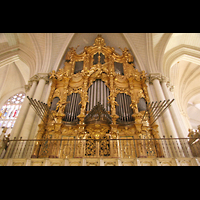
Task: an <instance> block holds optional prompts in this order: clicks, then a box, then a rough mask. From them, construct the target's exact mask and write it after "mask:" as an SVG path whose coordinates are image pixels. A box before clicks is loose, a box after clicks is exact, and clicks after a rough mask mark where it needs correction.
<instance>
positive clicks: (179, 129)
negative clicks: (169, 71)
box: [161, 76, 187, 138]
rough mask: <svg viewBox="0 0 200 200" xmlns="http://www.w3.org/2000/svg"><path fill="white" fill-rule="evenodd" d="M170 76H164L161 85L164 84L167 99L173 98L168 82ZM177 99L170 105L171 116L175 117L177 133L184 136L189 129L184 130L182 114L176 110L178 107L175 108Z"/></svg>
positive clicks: (181, 136)
mask: <svg viewBox="0 0 200 200" xmlns="http://www.w3.org/2000/svg"><path fill="white" fill-rule="evenodd" d="M167 81H168V78H167V77H165V76H162V81H161V85H162V89H163V92H164V94H165V97H166V99H172V95H170V91H169V89H168V88H167V85H166V83H167ZM175 106H176V105H175V101H174V102H173V103H172V104H171V106H170V107H169V110H170V113H171V116H172V118H173V121H174V124H175V127H176V130H177V134H178V136H179V137H180V138H184V137H186V135H187V130H184V126H183V125H181V120H182V119H181V116H180V113H178V112H176V108H175Z"/></svg>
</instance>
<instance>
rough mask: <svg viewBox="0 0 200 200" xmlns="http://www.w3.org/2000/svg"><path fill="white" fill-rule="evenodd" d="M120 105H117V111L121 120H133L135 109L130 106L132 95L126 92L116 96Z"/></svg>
mask: <svg viewBox="0 0 200 200" xmlns="http://www.w3.org/2000/svg"><path fill="white" fill-rule="evenodd" d="M116 101H117V103H118V104H119V106H117V107H116V113H117V115H119V119H120V120H121V121H132V116H131V115H132V114H133V111H132V109H131V107H130V104H131V97H130V96H128V95H126V94H125V93H119V94H118V95H117V97H116Z"/></svg>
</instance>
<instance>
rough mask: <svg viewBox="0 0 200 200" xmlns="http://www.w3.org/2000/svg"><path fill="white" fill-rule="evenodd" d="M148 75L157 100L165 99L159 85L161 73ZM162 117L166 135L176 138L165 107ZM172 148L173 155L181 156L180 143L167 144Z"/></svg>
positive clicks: (174, 129) (176, 135) (170, 118)
mask: <svg viewBox="0 0 200 200" xmlns="http://www.w3.org/2000/svg"><path fill="white" fill-rule="evenodd" d="M149 76H150V82H152V83H153V86H154V90H155V93H156V96H157V101H164V100H165V96H164V94H163V90H162V87H161V85H160V81H161V74H160V73H152V74H150V75H149ZM162 116H163V119H164V123H165V128H166V130H167V134H168V135H167V136H168V138H169V137H170V136H172V137H173V138H178V134H177V132H176V128H175V126H174V123H173V120H172V117H171V114H170V112H169V109H166V110H165V111H164V113H163V114H162ZM169 145H170V146H171V148H172V151H173V154H174V156H181V157H182V156H183V151H182V148H181V145H180V144H177V143H176V142H175V143H172V144H169ZM178 149H180V151H177V150H178Z"/></svg>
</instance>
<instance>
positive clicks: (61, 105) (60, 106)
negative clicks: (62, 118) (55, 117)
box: [56, 100, 69, 113]
mask: <svg viewBox="0 0 200 200" xmlns="http://www.w3.org/2000/svg"><path fill="white" fill-rule="evenodd" d="M67 103H69V102H66V101H65V100H62V101H59V102H58V103H57V104H56V105H57V107H56V111H58V113H64V109H65V106H66V104H67Z"/></svg>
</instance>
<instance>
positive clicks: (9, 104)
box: [0, 93, 26, 135]
mask: <svg viewBox="0 0 200 200" xmlns="http://www.w3.org/2000/svg"><path fill="white" fill-rule="evenodd" d="M25 97H26V96H25V94H24V93H18V94H15V95H13V96H12V97H10V98H9V99H8V100H7V101H6V102H5V104H4V105H3V106H2V108H1V110H0V129H1V133H2V131H3V130H4V129H5V130H6V132H5V131H4V132H5V135H8V134H9V133H10V132H11V130H12V128H13V127H14V124H15V121H16V119H17V117H18V115H19V112H20V109H21V106H22V103H23V101H24V99H25Z"/></svg>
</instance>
